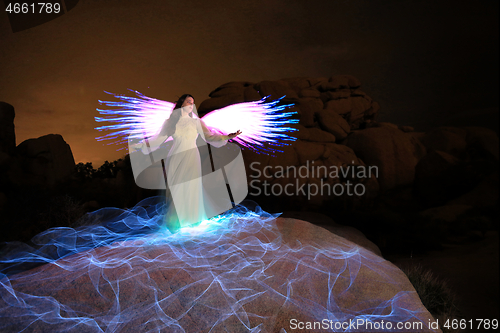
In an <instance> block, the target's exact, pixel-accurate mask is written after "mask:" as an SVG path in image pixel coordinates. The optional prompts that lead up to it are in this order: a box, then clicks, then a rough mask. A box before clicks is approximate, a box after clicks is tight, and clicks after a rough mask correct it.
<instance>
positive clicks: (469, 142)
mask: <svg viewBox="0 0 500 333" xmlns="http://www.w3.org/2000/svg"><path fill="white" fill-rule="evenodd" d="M419 139H420V141H421V142H422V143H423V145H424V146H425V147H426V148H427V149H428V150H429V151H431V150H439V151H442V152H445V153H447V154H450V155H453V156H455V157H456V158H458V159H461V160H474V159H476V160H477V159H487V160H496V161H498V152H499V148H498V147H499V144H498V135H497V134H496V133H495V132H494V131H492V130H490V129H488V128H484V127H437V128H434V129H432V130H431V131H429V132H428V133H425V134H424V135H422V136H421V137H420V138H419Z"/></svg>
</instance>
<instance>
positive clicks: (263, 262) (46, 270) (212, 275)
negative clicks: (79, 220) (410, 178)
mask: <svg viewBox="0 0 500 333" xmlns="http://www.w3.org/2000/svg"><path fill="white" fill-rule="evenodd" d="M157 236H159V235H151V237H149V238H148V237H146V238H143V239H141V240H137V241H128V242H122V243H115V244H113V245H110V246H104V247H99V248H96V249H93V250H89V251H86V252H81V253H78V254H75V255H72V256H70V257H66V258H64V259H60V260H58V261H55V262H53V263H51V264H46V265H44V266H41V267H38V268H36V269H32V270H30V271H26V272H24V273H20V274H17V275H13V276H10V277H9V278H8V279H7V278H5V277H4V278H3V279H2V280H1V282H2V284H0V293H1V296H2V297H1V298H0V318H2V321H1V329H2V332H17V331H18V330H20V329H23V328H25V327H26V326H27V325H29V330H33V331H38V330H40V331H54V332H55V331H61V330H64V329H66V330H67V329H74V330H75V331H78V332H97V331H100V330H104V331H105V330H110V331H120V332H139V331H145V330H162V329H165V330H168V331H172V332H180V331H186V332H208V331H209V330H210V329H212V330H213V331H217V332H218V331H222V330H226V331H228V332H246V331H250V330H251V329H256V330H258V331H261V332H281V329H282V328H283V329H285V330H286V331H287V332H288V331H291V319H296V320H298V321H302V322H314V321H321V320H322V319H327V320H329V319H331V320H334V321H336V320H339V321H341V322H344V321H346V322H348V321H349V320H350V319H352V320H356V318H359V316H362V315H363V314H366V315H371V316H372V317H371V318H372V320H374V321H379V322H380V321H381V320H384V322H386V323H387V322H392V323H393V324H394V325H396V322H408V323H418V322H421V323H422V324H423V327H424V328H423V329H412V330H407V331H413V332H415V331H418V332H428V331H432V330H430V329H426V327H427V325H428V323H429V322H433V321H434V320H433V318H432V316H431V315H430V314H429V313H428V312H427V310H426V309H425V308H424V307H423V306H422V304H421V302H420V300H419V298H418V296H417V294H416V292H415V290H414V289H413V287H412V285H411V284H410V282H409V281H408V279H407V278H406V276H405V275H404V273H403V272H402V271H401V270H399V269H398V268H397V267H395V266H394V265H392V264H391V263H390V262H388V261H386V260H384V259H383V258H381V257H379V256H377V255H375V254H374V253H372V252H370V251H368V250H365V249H364V248H362V247H359V246H357V245H355V244H354V243H351V242H350V241H347V240H346V239H344V238H342V237H339V236H337V235H335V234H332V233H330V232H328V231H326V230H325V229H323V228H320V227H317V226H314V225H312V224H310V223H308V222H304V221H301V220H295V219H285V218H278V219H276V220H267V221H265V223H260V222H259V218H258V220H255V218H254V220H249V219H243V218H240V219H238V220H237V222H236V224H234V225H233V227H231V229H230V230H226V231H223V230H221V232H220V233H216V234H210V233H202V234H194V235H188V236H186V237H184V239H182V238H175V237H173V236H168V235H166V236H165V238H160V239H156V240H154V239H153V237H157ZM377 318H378V319H377ZM309 331H311V330H309ZM360 331H367V329H363V328H360ZM403 331H404V330H403ZM434 332H439V330H434Z"/></svg>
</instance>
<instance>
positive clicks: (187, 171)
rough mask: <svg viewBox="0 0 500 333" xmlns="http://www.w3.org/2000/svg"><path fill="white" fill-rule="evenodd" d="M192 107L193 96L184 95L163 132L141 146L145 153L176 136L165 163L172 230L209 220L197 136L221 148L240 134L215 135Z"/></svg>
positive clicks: (167, 223) (164, 125)
mask: <svg viewBox="0 0 500 333" xmlns="http://www.w3.org/2000/svg"><path fill="white" fill-rule="evenodd" d="M193 110H194V98H193V96H191V95H189V94H184V95H182V96H181V97H180V98H179V100H178V101H177V103H176V105H175V107H174V110H173V111H172V114H171V115H170V117H169V118H168V119H167V120H166V121H165V122H164V124H163V126H162V129H161V131H160V132H159V133H158V134H157V135H155V136H153V137H150V138H148V139H147V140H146V142H145V143H147V145H148V150H145V149H144V148H145V145H142V146H143V147H142V150H143V152H147V151H151V150H155V149H158V147H159V146H160V145H161V144H162V143H163V142H165V141H166V140H167V139H168V138H169V137H172V139H173V145H172V147H171V148H170V151H169V153H168V155H167V158H166V159H165V163H164V169H165V173H166V178H167V183H168V189H167V213H166V216H165V222H166V226H167V228H168V229H169V230H170V231H172V232H175V231H176V230H178V229H179V228H181V227H184V226H188V225H192V224H196V223H198V222H201V221H203V220H205V219H207V214H206V212H205V204H204V200H203V198H204V194H203V184H202V166H201V159H200V154H199V151H198V147H197V144H196V139H197V137H198V135H200V136H201V137H202V138H203V139H204V140H205V141H206V142H207V143H210V144H211V145H213V146H214V147H222V146H224V145H225V144H226V143H227V141H228V140H229V139H232V138H234V137H236V136H237V135H239V134H241V131H237V132H235V133H231V134H228V135H221V134H216V133H214V132H212V131H210V129H209V128H208V127H207V126H206V125H205V124H204V123H203V121H202V120H201V119H200V118H198V117H193ZM169 190H170V193H168V192H169Z"/></svg>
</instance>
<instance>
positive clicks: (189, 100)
mask: <svg viewBox="0 0 500 333" xmlns="http://www.w3.org/2000/svg"><path fill="white" fill-rule="evenodd" d="M193 105H194V98H193V97H186V99H185V100H184V103H182V108H183V109H184V110H186V111H187V112H191V111H193Z"/></svg>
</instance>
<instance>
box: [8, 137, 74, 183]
mask: <svg viewBox="0 0 500 333" xmlns="http://www.w3.org/2000/svg"><path fill="white" fill-rule="evenodd" d="M16 155H17V156H16V162H15V163H13V165H12V166H11V168H10V179H11V181H12V182H13V183H14V184H18V185H30V184H32V183H31V182H32V181H35V182H36V183H37V184H40V185H49V186H51V185H54V184H56V183H57V182H60V181H62V180H65V179H67V178H68V177H69V176H70V175H71V174H72V173H73V172H74V170H75V159H74V158H73V153H72V152H71V148H70V146H69V145H68V144H67V143H66V142H65V141H64V139H63V138H62V136H61V135H59V134H48V135H44V136H42V137H39V138H37V139H28V140H25V141H23V142H22V143H20V144H19V146H17V147H16Z"/></svg>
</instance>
